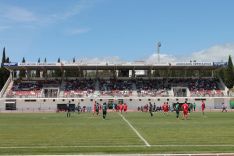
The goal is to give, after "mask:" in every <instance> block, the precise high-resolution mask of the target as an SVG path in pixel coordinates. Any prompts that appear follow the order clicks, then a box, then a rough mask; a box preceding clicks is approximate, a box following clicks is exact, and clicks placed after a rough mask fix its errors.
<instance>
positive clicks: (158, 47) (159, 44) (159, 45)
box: [157, 42, 162, 63]
mask: <svg viewBox="0 0 234 156" xmlns="http://www.w3.org/2000/svg"><path fill="white" fill-rule="evenodd" d="M161 46H162V45H161V42H158V43H157V53H158V63H160V47H161Z"/></svg>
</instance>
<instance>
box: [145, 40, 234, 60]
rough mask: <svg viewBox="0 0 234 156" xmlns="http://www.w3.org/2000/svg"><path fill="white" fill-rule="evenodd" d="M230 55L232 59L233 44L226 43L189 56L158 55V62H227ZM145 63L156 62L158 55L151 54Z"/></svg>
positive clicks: (233, 52)
mask: <svg viewBox="0 0 234 156" xmlns="http://www.w3.org/2000/svg"><path fill="white" fill-rule="evenodd" d="M229 55H231V56H232V57H234V43H227V44H223V45H214V46H212V47H210V48H207V49H203V50H200V51H197V52H193V53H192V54H191V56H184V57H178V56H172V55H168V54H163V53H161V54H160V62H161V63H168V62H180V61H182V62H185V61H190V60H196V61H197V62H213V61H224V62H225V61H227V60H228V56H229ZM145 61H146V63H149V64H152V63H157V62H158V55H157V54H152V55H151V56H150V57H149V58H147V59H146V60H145Z"/></svg>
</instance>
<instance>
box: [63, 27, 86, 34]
mask: <svg viewBox="0 0 234 156" xmlns="http://www.w3.org/2000/svg"><path fill="white" fill-rule="evenodd" d="M89 31H90V29H89V28H75V29H69V30H67V31H66V32H65V33H66V34H67V35H80V34H84V33H87V32H89Z"/></svg>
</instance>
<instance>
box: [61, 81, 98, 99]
mask: <svg viewBox="0 0 234 156" xmlns="http://www.w3.org/2000/svg"><path fill="white" fill-rule="evenodd" d="M95 84H96V81H95V80H92V79H83V80H78V79H76V80H67V81H65V88H64V96H65V97H84V96H89V95H90V94H93V93H94V91H95Z"/></svg>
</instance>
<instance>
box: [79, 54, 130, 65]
mask: <svg viewBox="0 0 234 156" xmlns="http://www.w3.org/2000/svg"><path fill="white" fill-rule="evenodd" d="M78 62H80V63H90V64H106V63H108V64H110V63H111V64H120V63H124V62H125V61H123V60H121V59H120V58H119V57H118V56H113V57H105V58H97V57H95V58H83V59H80V60H78Z"/></svg>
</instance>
